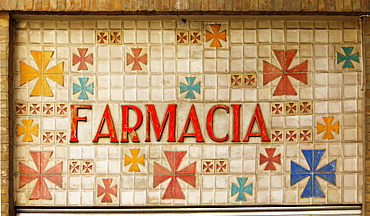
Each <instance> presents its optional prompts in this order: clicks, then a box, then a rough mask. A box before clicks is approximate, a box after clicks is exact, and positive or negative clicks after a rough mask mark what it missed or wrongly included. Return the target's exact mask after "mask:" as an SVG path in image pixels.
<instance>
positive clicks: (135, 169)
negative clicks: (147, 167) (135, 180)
mask: <svg viewBox="0 0 370 216" xmlns="http://www.w3.org/2000/svg"><path fill="white" fill-rule="evenodd" d="M139 151H140V149H130V153H131V155H132V158H131V157H130V156H127V155H125V159H124V165H125V166H127V165H129V164H131V166H130V168H129V169H128V171H129V172H140V169H139V167H138V165H137V164H141V165H143V166H144V159H145V155H142V156H140V157H137V155H138V154H139Z"/></svg>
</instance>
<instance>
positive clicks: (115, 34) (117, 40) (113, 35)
mask: <svg viewBox="0 0 370 216" xmlns="http://www.w3.org/2000/svg"><path fill="white" fill-rule="evenodd" d="M110 42H111V44H121V32H120V31H112V32H110Z"/></svg>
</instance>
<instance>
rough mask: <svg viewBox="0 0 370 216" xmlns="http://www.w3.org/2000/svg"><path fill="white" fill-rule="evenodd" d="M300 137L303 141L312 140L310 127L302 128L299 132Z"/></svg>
mask: <svg viewBox="0 0 370 216" xmlns="http://www.w3.org/2000/svg"><path fill="white" fill-rule="evenodd" d="M299 138H300V139H301V141H302V142H310V141H311V139H312V133H311V130H309V129H303V130H301V132H300V134H299Z"/></svg>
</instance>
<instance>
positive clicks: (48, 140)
mask: <svg viewBox="0 0 370 216" xmlns="http://www.w3.org/2000/svg"><path fill="white" fill-rule="evenodd" d="M53 137H54V135H53V134H52V133H51V132H44V134H43V135H42V139H43V140H44V143H51V142H52V141H53Z"/></svg>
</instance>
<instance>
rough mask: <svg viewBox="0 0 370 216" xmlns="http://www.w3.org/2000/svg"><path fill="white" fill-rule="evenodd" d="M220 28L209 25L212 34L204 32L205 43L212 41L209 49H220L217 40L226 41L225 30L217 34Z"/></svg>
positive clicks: (218, 25) (217, 25)
mask: <svg viewBox="0 0 370 216" xmlns="http://www.w3.org/2000/svg"><path fill="white" fill-rule="evenodd" d="M220 28H221V25H220V24H216V25H211V29H212V31H213V33H212V32H209V31H208V30H207V31H206V41H210V40H212V39H213V41H212V43H211V46H210V47H222V45H221V43H220V41H219V40H223V41H226V30H223V31H222V32H219V31H220Z"/></svg>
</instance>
